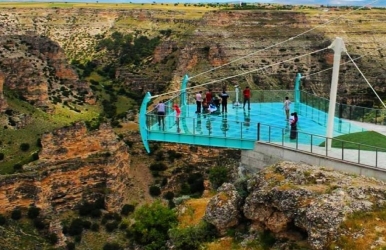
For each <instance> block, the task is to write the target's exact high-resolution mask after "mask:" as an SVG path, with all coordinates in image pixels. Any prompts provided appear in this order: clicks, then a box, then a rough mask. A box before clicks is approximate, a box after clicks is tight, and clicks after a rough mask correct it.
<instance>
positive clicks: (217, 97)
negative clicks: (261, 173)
mask: <svg viewBox="0 0 386 250" xmlns="http://www.w3.org/2000/svg"><path fill="white" fill-rule="evenodd" d="M243 97H244V104H243V108H244V109H245V106H246V104H248V110H250V109H251V108H250V98H251V92H250V89H249V87H246V88H245V89H244V91H243ZM228 98H229V94H228V93H227V92H226V90H225V88H224V89H223V91H222V92H221V93H219V94H214V93H213V92H212V90H211V89H209V90H208V91H207V92H206V93H205V97H203V94H202V91H199V92H197V93H196V95H195V100H196V105H197V110H196V113H197V114H200V113H201V112H202V113H212V112H215V111H217V110H220V106H221V113H227V112H228V109H227V106H228ZM290 106H291V101H290V100H289V97H288V96H286V97H285V100H284V103H283V109H284V111H285V116H286V121H287V122H289V125H290V127H291V130H290V139H296V138H297V125H298V120H299V118H298V114H297V112H293V113H290ZM155 108H156V111H157V116H158V124H159V127H160V129H162V130H164V129H165V112H166V107H165V103H164V102H163V101H160V102H159V103H158V104H157V105H156V106H155ZM173 109H174V111H175V112H176V124H177V129H178V132H179V120H180V115H181V109H180V107H179V106H178V105H177V104H174V105H173Z"/></svg>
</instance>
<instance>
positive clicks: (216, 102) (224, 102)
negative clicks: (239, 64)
mask: <svg viewBox="0 0 386 250" xmlns="http://www.w3.org/2000/svg"><path fill="white" fill-rule="evenodd" d="M228 98H229V94H228V93H227V92H226V89H225V88H223V90H222V92H220V93H218V94H215V93H213V92H212V89H208V91H207V92H206V93H205V97H204V96H203V93H202V91H201V90H200V91H199V92H197V93H196V95H195V100H196V105H197V110H196V114H200V113H208V112H209V113H212V112H214V111H216V110H220V106H221V113H227V112H228ZM243 98H244V105H243V108H244V109H245V106H246V104H248V110H250V109H251V101H250V99H251V90H250V89H249V87H248V86H247V87H246V88H245V89H244V90H243Z"/></svg>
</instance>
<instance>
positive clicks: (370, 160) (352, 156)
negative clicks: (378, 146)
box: [272, 121, 386, 171]
mask: <svg viewBox="0 0 386 250" xmlns="http://www.w3.org/2000/svg"><path fill="white" fill-rule="evenodd" d="M350 122H351V123H353V124H355V125H357V126H359V127H363V128H364V129H366V130H368V131H375V132H378V133H380V134H382V135H384V136H386V126H383V125H377V124H371V123H363V122H356V121H350ZM272 144H276V145H280V146H284V147H288V148H292V149H295V150H301V151H305V152H308V153H312V154H317V155H320V156H323V157H328V158H334V159H338V160H340V161H346V162H350V163H353V164H359V165H363V166H369V167H374V168H382V169H384V170H385V171H386V152H377V151H368V150H357V149H341V148H331V149H329V150H326V148H325V147H319V146H315V145H307V144H301V143H296V142H294V141H289V140H287V141H285V142H280V143H275V142H273V143H272Z"/></svg>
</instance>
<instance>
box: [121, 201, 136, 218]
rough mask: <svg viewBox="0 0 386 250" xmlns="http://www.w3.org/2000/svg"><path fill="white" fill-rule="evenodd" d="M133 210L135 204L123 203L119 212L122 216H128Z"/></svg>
mask: <svg viewBox="0 0 386 250" xmlns="http://www.w3.org/2000/svg"><path fill="white" fill-rule="evenodd" d="M134 210H135V206H134V205H131V204H125V205H123V207H122V209H121V214H122V215H124V216H128V215H129V214H131V213H132V212H134Z"/></svg>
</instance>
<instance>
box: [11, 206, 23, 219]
mask: <svg viewBox="0 0 386 250" xmlns="http://www.w3.org/2000/svg"><path fill="white" fill-rule="evenodd" d="M11 218H12V220H20V219H21V210H20V209H19V208H15V209H14V210H13V211H12V213H11Z"/></svg>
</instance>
